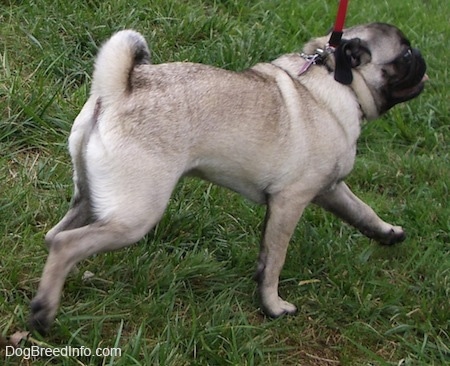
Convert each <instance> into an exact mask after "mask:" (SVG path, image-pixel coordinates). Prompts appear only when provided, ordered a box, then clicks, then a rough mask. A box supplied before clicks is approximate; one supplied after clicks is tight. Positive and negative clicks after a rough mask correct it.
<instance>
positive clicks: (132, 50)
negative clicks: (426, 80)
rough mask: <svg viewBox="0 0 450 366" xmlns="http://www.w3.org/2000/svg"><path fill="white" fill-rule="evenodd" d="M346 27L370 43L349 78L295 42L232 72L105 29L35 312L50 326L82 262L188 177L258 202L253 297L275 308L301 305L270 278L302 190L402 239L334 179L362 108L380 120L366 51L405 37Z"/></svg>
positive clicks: (377, 75)
mask: <svg viewBox="0 0 450 366" xmlns="http://www.w3.org/2000/svg"><path fill="white" fill-rule="evenodd" d="M388 29H390V28H388ZM348 32H349V34H351V35H352V36H361V37H363V38H364V41H365V42H366V43H368V44H369V45H370V44H371V42H372V41H373V42H376V45H375V46H374V51H372V55H371V56H370V57H369V56H367V57H366V59H367V61H365V62H364V64H362V65H361V66H360V67H358V68H357V69H355V73H357V77H356V81H354V85H353V86H352V85H350V86H346V85H342V84H340V83H338V82H336V81H335V80H334V78H333V75H332V73H330V70H329V69H327V68H326V67H324V66H312V67H311V68H310V69H309V70H308V71H307V72H306V73H305V74H303V75H301V76H299V75H298V73H299V70H300V69H301V67H302V65H303V64H304V63H305V60H304V58H302V57H301V56H300V55H299V54H288V55H284V56H281V57H280V58H278V59H277V60H275V61H273V62H271V63H261V64H258V65H256V66H254V67H253V68H251V69H249V70H246V71H243V72H238V73H237V72H232V71H227V70H222V69H219V68H215V67H212V66H206V65H200V64H193V63H171V64H161V65H151V64H149V51H148V48H147V45H146V43H145V41H144V40H143V37H142V36H141V35H140V34H138V33H136V32H134V31H122V32H119V33H117V34H116V35H114V36H113V37H112V38H111V39H110V40H109V41H108V42H107V43H106V44H105V45H104V46H103V48H102V50H101V51H100V53H99V56H98V58H97V61H96V64H95V71H94V78H93V86H92V92H91V96H90V98H89V100H88V101H87V103H86V104H85V106H84V107H83V109H82V111H81V112H80V114H79V116H78V117H77V118H76V120H75V122H74V125H73V128H72V132H71V136H70V139H69V150H70V154H71V156H72V160H73V164H74V170H75V171H74V182H75V195H74V200H73V203H72V207H71V209H70V210H69V212H68V213H67V214H66V216H65V217H64V218H63V219H62V220H61V222H60V223H59V224H58V225H57V226H55V227H54V228H53V229H52V230H51V231H50V232H49V233H48V234H47V236H46V241H47V243H48V246H49V248H50V253H49V257H48V259H47V263H46V265H45V269H44V272H43V276H42V279H41V282H40V285H39V290H38V293H37V295H36V298H35V299H34V300H33V303H32V312H33V314H32V318H31V324H32V325H33V326H34V327H36V328H37V329H38V330H40V331H45V330H46V329H48V327H49V326H50V324H51V322H52V321H53V319H54V316H55V314H56V311H57V307H58V304H59V299H60V294H61V289H62V287H63V284H64V280H65V277H66V275H67V273H68V272H69V270H70V269H71V268H72V267H73V266H74V265H75V264H76V263H77V262H79V261H80V260H82V259H84V258H87V257H88V256H90V255H92V254H94V253H99V252H103V251H108V250H114V249H118V248H121V247H124V246H126V245H129V244H132V243H134V242H136V241H138V240H139V239H140V238H141V237H142V236H143V235H145V234H146V233H147V232H148V231H149V230H151V228H152V227H154V225H155V224H156V223H157V222H158V221H159V219H160V217H161V215H162V214H163V212H164V210H165V208H166V205H167V202H168V200H169V198H170V195H171V193H172V190H173V189H174V187H175V185H176V183H177V182H178V180H179V179H180V178H181V177H182V176H184V175H194V176H199V177H201V178H204V179H207V180H210V181H212V182H214V183H217V184H219V185H222V186H225V187H228V188H230V189H232V190H234V191H237V192H239V193H241V194H243V195H244V196H246V197H248V198H249V199H251V200H253V201H256V202H258V203H264V204H267V206H268V209H267V217H266V224H265V228H264V237H263V240H262V243H261V251H260V256H259V261H258V271H257V279H258V282H259V293H260V297H261V305H262V309H263V310H264V311H265V312H266V313H267V314H269V315H271V316H279V315H282V314H285V313H289V314H292V313H294V312H295V311H296V307H295V306H294V305H292V304H290V303H288V302H286V301H284V300H282V299H281V298H280V297H279V295H278V278H279V274H280V271H281V269H282V266H283V263H284V260H285V256H286V252H287V247H288V243H289V240H290V237H291V235H292V232H293V231H294V228H295V226H296V224H297V222H298V220H299V218H300V216H301V214H302V212H303V210H304V209H305V207H306V206H307V205H308V204H310V203H311V202H313V201H314V202H315V203H317V204H319V205H321V206H323V207H324V208H325V209H327V210H329V211H331V212H334V213H335V214H336V215H338V216H340V217H342V218H343V219H344V220H346V221H348V222H349V223H351V224H352V225H354V226H355V227H357V228H358V229H360V230H361V231H362V232H364V233H365V234H366V235H368V236H370V237H374V238H376V239H378V240H379V241H381V242H385V243H394V242H397V241H401V240H403V238H404V233H403V230H402V229H401V228H400V227H397V226H392V225H390V224H388V223H386V222H384V221H382V220H381V219H380V218H379V217H378V216H377V215H376V214H375V213H374V212H373V210H372V209H370V207H368V206H367V205H366V204H364V203H363V202H362V201H360V200H359V199H358V198H357V197H356V196H355V195H354V194H353V193H352V192H351V191H350V190H349V188H348V187H347V186H346V185H345V183H344V182H343V179H344V178H345V177H346V176H347V174H349V173H350V171H351V169H352V167H353V163H354V158H355V152H356V141H357V138H358V136H359V133H360V124H361V120H362V118H363V115H366V117H368V118H375V117H377V116H378V114H379V111H380V110H381V109H382V107H381V102H380V101H379V99H380V95H378V94H377V93H378V92H379V85H384V83H385V82H384V81H383V80H382V77H381V75H382V73H381V71H380V70H379V69H380V66H379V65H378V64H376V65H375V66H374V65H373V64H372V63H371V62H370V59H372V60H374V59H381V60H382V59H383V57H384V56H383V54H378V53H379V52H381V51H380V50H378V48H379V46H378V43H380V42H385V43H386V44H389V45H391V46H390V51H389V52H392V53H393V54H394V53H395V52H397V53H400V52H401V51H402V49H403V48H404V46H403V45H401V44H400V39H399V37H398V35H396V33H395V32H394V31H392V32H390V34H388V35H386V38H387V39H385V40H382V41H380V40H376V39H375V38H377V37H379V35H377V34H375V35H372V36H371V34H372V33H373V30H372V31H370V30H369V31H367V30H366V28H365V27H360V28H356V29H351V30H349V31H348ZM386 34H387V33H386ZM371 37H372V38H373V39H372V40H371ZM374 39H375V40H374ZM324 42H325V39H318V40H316V41H313V42H311V43H310V44H308V45H307V46H306V50H310V51H311V50H312V49H313V48H314V47H316V46H315V45H317V44H319V45H321V47H323V46H324V44H323V43H324ZM375 49H376V50H375ZM311 52H312V51H311ZM391 58H392V57H391V55H389V56H388V59H389V61H390V60H391ZM328 62H329V65H328V67H329V68H330V67H331V68H332V67H333V62H332V59H331V60H328ZM374 70H376V72H375V71H374ZM368 73H370V79H371V81H370V82H367V80H368V79H369V76H368Z"/></svg>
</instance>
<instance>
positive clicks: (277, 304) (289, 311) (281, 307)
mask: <svg viewBox="0 0 450 366" xmlns="http://www.w3.org/2000/svg"><path fill="white" fill-rule="evenodd" d="M262 311H263V312H264V314H266V315H267V316H269V317H271V318H279V317H280V316H283V315H295V314H296V313H297V307H296V306H295V305H294V304H291V303H290V302H287V301H284V300H283V299H282V298H281V297H279V296H277V297H276V299H274V300H272V301H263V304H262Z"/></svg>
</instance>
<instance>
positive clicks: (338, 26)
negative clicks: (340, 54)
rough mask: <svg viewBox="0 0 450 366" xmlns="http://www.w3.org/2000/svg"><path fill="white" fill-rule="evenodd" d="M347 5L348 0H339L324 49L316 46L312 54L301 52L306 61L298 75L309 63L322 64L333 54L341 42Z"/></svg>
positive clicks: (304, 70) (303, 71) (308, 66)
mask: <svg viewBox="0 0 450 366" xmlns="http://www.w3.org/2000/svg"><path fill="white" fill-rule="evenodd" d="M347 6H348V0H340V1H339V9H338V13H337V16H336V22H335V23H334V29H333V32H332V33H331V36H330V40H329V41H328V43H327V44H326V45H325V49H321V48H318V49H316V53H314V54H312V55H306V54H304V53H302V54H301V57H303V58H304V59H305V60H306V62H305V63H304V64H303V66H302V67H301V69H300V71H299V73H298V75H302V74H304V73H305V72H306V71H307V70H308V69H309V68H310V66H311V65H323V64H324V63H325V60H326V59H327V57H329V56H330V55H331V54H333V53H334V52H335V50H336V48H337V47H338V46H339V45H340V44H341V39H342V35H343V29H344V23H345V16H346V14H347ZM336 80H338V79H336ZM339 82H341V83H342V82H344V83H348V82H347V81H342V80H339ZM350 82H351V81H350Z"/></svg>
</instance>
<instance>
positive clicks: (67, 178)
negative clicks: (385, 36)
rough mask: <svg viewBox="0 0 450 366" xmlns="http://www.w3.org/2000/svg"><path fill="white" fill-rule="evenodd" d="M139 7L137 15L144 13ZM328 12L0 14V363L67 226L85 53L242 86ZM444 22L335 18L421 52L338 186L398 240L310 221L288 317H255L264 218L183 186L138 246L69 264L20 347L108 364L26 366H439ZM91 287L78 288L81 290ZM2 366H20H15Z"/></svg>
mask: <svg viewBox="0 0 450 366" xmlns="http://www.w3.org/2000/svg"><path fill="white" fill-rule="evenodd" d="M149 4H152V5H151V6H150V5H149ZM336 5H337V4H336V2H329V1H325V0H316V1H287V0H285V1H244V0H231V1H224V0H216V1H206V0H203V1H201V0H188V1H175V0H169V1H167V0H157V1H152V2H148V1H135V2H129V1H123V0H118V1H114V2H102V1H97V0H90V1H85V2H76V1H72V2H69V1H65V0H59V1H56V2H55V1H36V2H20V1H12V0H11V1H7V0H6V1H5V0H3V1H2V2H1V5H0V57H1V59H0V68H1V71H0V118H1V119H0V177H1V178H0V179H1V181H0V240H1V245H0V332H1V338H0V341H1V342H0V345H1V344H2V343H4V342H5V339H7V338H8V337H10V336H11V335H12V334H14V333H15V332H17V331H21V330H26V329H27V325H26V321H27V317H28V314H29V304H30V300H31V298H32V296H33V295H34V294H35V292H36V289H37V285H38V281H39V277H40V274H41V271H42V268H43V265H44V262H45V258H46V255H47V251H46V248H45V245H44V241H43V237H44V234H45V232H47V231H48V230H49V229H50V228H51V226H52V225H54V224H55V223H56V222H57V221H58V220H59V219H60V218H61V217H62V216H63V214H64V213H65V211H66V210H67V208H68V202H69V200H70V196H71V192H72V185H71V166H70V162H69V157H68V154H67V152H66V141H67V137H68V134H69V131H70V126H71V123H72V121H73V119H74V118H75V116H76V115H77V113H78V111H79V110H80V108H81V106H82V105H83V103H84V102H85V100H86V97H87V95H88V92H89V84H90V79H91V76H90V75H91V72H92V67H93V57H94V56H95V54H96V51H97V48H98V46H99V45H100V44H101V43H102V42H103V41H104V40H106V39H107V38H108V37H109V36H110V35H111V34H112V33H113V32H115V31H117V30H119V29H122V28H135V29H137V30H139V31H141V32H142V33H143V34H144V35H145V37H146V38H147V39H148V41H149V43H150V45H151V48H152V53H153V60H154V62H166V61H176V60H189V61H195V62H203V63H208V64H213V65H216V66H220V67H224V68H228V69H233V70H241V69H243V68H246V67H249V66H251V65H253V64H255V63H256V62H258V61H267V60H270V59H273V58H275V57H276V56H277V55H280V54H282V53H286V52H291V51H296V50H298V49H299V48H300V47H301V45H302V44H303V43H304V42H305V41H306V40H308V39H309V38H310V37H312V36H315V35H320V34H322V33H325V32H326V31H327V30H328V29H329V27H330V25H332V23H333V20H334V15H335V11H336ZM449 18H450V8H449V7H448V6H445V5H444V3H443V2H442V1H437V0H429V1H419V0H411V1H409V2H408V5H407V6H405V2H404V1H402V0H392V1H386V2H380V1H374V2H367V1H362V0H354V1H351V2H350V5H349V14H348V16H347V24H348V25H353V24H358V23H366V22H370V21H384V22H391V23H395V24H396V25H398V26H399V27H400V28H402V29H403V30H404V31H405V33H406V34H407V35H408V37H409V38H410V39H411V40H412V41H413V44H415V45H417V46H418V47H420V49H421V50H422V53H423V54H424V56H425V58H426V60H427V63H428V67H429V69H428V74H429V76H430V79H431V80H430V82H429V83H428V85H427V87H426V90H425V92H424V93H423V95H421V96H420V97H419V98H418V99H417V100H414V101H412V102H410V103H408V104H407V105H402V106H397V107H396V108H395V109H394V110H392V111H391V112H390V113H389V114H388V115H387V116H386V117H384V118H383V119H381V120H379V121H376V122H373V123H371V124H368V125H366V126H365V127H364V131H363V134H362V136H361V139H360V144H359V149H358V159H357V162H356V165H355V169H354V172H353V174H352V175H351V176H350V177H349V179H348V182H349V184H350V185H351V186H352V188H353V190H354V191H355V192H357V193H358V194H359V195H360V196H361V197H362V198H363V199H364V200H365V201H366V202H368V203H369V204H370V205H371V206H372V207H374V208H375V209H376V211H377V212H378V213H379V214H380V215H381V216H382V217H383V218H385V219H386V220H388V221H392V222H394V223H396V224H400V225H402V226H404V227H405V228H406V230H407V232H408V239H407V241H405V242H404V243H403V244H401V245H399V246H395V247H393V248H387V247H379V246H377V245H376V244H375V243H373V242H372V241H370V240H369V239H367V238H365V237H363V236H362V235H360V234H359V233H357V232H356V231H355V230H354V229H352V228H350V227H348V226H346V225H344V224H342V223H341V222H340V221H339V220H337V219H335V218H334V217H332V216H331V215H329V214H326V213H324V212H323V211H321V210H319V209H318V208H315V207H311V208H309V209H308V210H307V211H306V213H305V215H304V217H303V219H302V221H301V222H300V223H299V225H298V229H297V231H296V232H295V235H294V237H293V239H292V241H291V246H290V249H289V255H288V259H287V261H286V265H285V268H284V270H283V273H282V281H281V288H280V290H281V293H282V294H283V296H284V297H285V298H287V299H288V300H289V301H292V302H294V303H296V304H297V305H298V306H299V310H300V311H299V314H298V315H297V316H295V317H285V318H282V319H278V320H268V319H266V318H264V317H263V316H262V315H261V314H260V312H259V310H258V308H257V307H258V303H257V299H256V293H255V284H254V282H253V281H252V279H251V278H252V274H253V271H254V268H255V264H254V263H255V261H256V257H257V251H258V245H259V239H260V228H261V225H262V220H263V216H264V208H263V207H258V206H255V205H253V204H251V203H249V202H247V201H245V200H243V199H242V198H241V197H238V196H237V195H235V194H233V193H231V192H229V191H226V190H224V189H221V188H218V187H214V186H211V185H209V184H207V183H204V182H199V181H196V180H184V181H182V182H181V183H180V184H179V186H178V188H177V190H176V191H175V193H174V196H173V199H172V200H171V204H170V207H169V208H168V210H167V212H166V215H165V216H164V218H163V219H162V221H161V223H160V224H159V225H158V226H157V228H156V229H155V230H154V231H153V232H152V233H150V234H149V235H148V236H147V237H146V238H145V239H144V240H142V241H141V242H140V243H139V245H135V246H132V247H130V248H127V249H124V250H121V251H118V252H115V253H108V254H104V255H98V256H95V257H93V258H90V259H88V260H86V261H84V262H82V263H81V264H80V265H79V266H78V272H77V273H72V274H71V275H70V276H69V278H68V280H67V282H66V286H65V290H64V294H63V299H62V304H61V309H60V312H59V314H58V317H57V321H56V324H55V326H54V327H53V328H52V333H51V334H50V335H49V336H48V337H47V338H45V339H38V338H37V336H35V337H34V338H31V339H30V340H29V341H28V343H26V346H30V345H36V344H41V345H42V344H46V345H48V346H51V347H64V346H67V345H70V346H72V347H81V346H85V347H89V348H92V349H94V348H96V347H109V346H116V347H119V348H120V349H121V350H122V356H121V357H120V358H117V357H116V358H109V357H106V358H104V359H102V358H98V357H81V358H58V359H56V360H53V359H49V358H38V359H35V360H33V362H32V364H33V365H50V364H59V365H113V364H114V365H227V364H229V365H263V364H264V365H337V364H342V365H444V364H446V363H449V362H450V350H449V347H450V346H449V345H450V337H449V332H450V330H449V314H450V307H449V295H450V294H449V292H450V259H449V241H450V240H449V232H450V226H449V216H450V215H449V214H450V210H449V202H448V193H449V192H448V188H449V187H448V185H449V182H450V174H449V164H450V161H449V160H450V159H449V141H448V137H449V122H450V119H449V118H450V117H449V116H450V110H449V102H448V101H449V99H448V95H449V87H448V83H449V75H448V46H449V39H450V27H449V25H448V19H449ZM86 271H90V272H92V273H93V274H94V276H93V277H92V278H90V279H88V280H83V274H84V273H85V272H86ZM2 352H3V353H2ZM0 357H1V358H2V362H3V364H6V365H15V364H22V365H29V364H31V363H30V361H27V360H21V359H20V358H15V357H12V358H11V357H10V358H4V351H0Z"/></svg>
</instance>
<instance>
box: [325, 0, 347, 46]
mask: <svg viewBox="0 0 450 366" xmlns="http://www.w3.org/2000/svg"><path fill="white" fill-rule="evenodd" d="M347 6H348V0H340V1H339V9H338V13H337V16H336V22H335V23H334V29H333V33H331V37H330V40H329V41H328V44H329V45H330V46H331V47H337V46H339V43H340V42H341V38H342V34H343V32H342V30H343V29H344V23H345V16H346V14H347Z"/></svg>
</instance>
